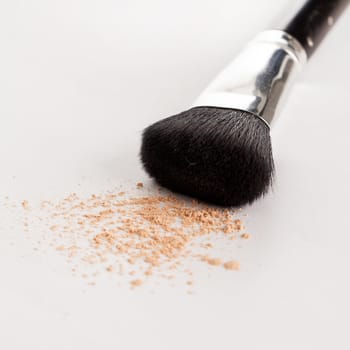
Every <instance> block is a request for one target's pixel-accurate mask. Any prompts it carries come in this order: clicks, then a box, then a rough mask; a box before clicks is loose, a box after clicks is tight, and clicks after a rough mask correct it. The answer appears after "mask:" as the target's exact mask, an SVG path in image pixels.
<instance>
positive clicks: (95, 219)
mask: <svg viewBox="0 0 350 350" xmlns="http://www.w3.org/2000/svg"><path fill="white" fill-rule="evenodd" d="M136 189H137V196H135V195H130V194H129V192H128V191H113V192H107V193H103V194H92V195H90V196H88V197H81V196H78V195H77V194H76V193H72V194H70V195H69V196H67V197H66V198H64V199H63V200H59V201H57V202H54V201H47V200H46V201H42V202H41V203H40V204H39V208H38V210H37V211H36V212H35V215H34V213H33V218H32V220H28V215H29V214H28V212H30V211H31V209H32V207H33V206H32V203H31V205H30V206H29V203H28V201H27V200H23V202H22V208H23V210H24V211H25V218H24V224H26V225H27V226H28V221H30V222H31V223H32V225H33V232H34V231H35V232H37V229H38V227H39V226H38V224H39V223H40V227H41V230H42V231H43V234H42V237H43V240H45V241H46V242H49V246H51V247H52V248H53V249H54V250H55V251H56V252H57V253H58V254H60V255H62V256H63V257H65V258H66V260H67V262H68V263H69V264H71V270H72V273H73V275H75V276H81V277H82V278H86V279H88V285H91V286H92V285H94V284H95V277H96V276H97V275H98V274H99V273H105V274H111V275H112V274H115V275H127V276H132V279H129V280H128V283H129V285H130V286H131V287H132V288H135V287H140V286H141V285H144V284H145V283H146V282H149V281H150V279H152V278H155V276H157V278H159V277H161V278H163V279H166V280H169V281H171V280H174V279H175V278H176V275H177V274H178V273H179V271H181V272H182V273H186V275H187V278H186V279H185V281H184V283H185V284H187V285H188V286H192V284H193V272H192V271H191V268H189V263H188V262H189V261H196V262H197V263H205V264H207V266H208V265H210V266H212V267H215V268H224V269H226V270H233V271H235V270H239V268H240V264H239V262H238V261H236V260H229V261H227V259H224V258H223V257H219V256H211V254H209V253H210V251H211V250H213V249H214V248H215V243H216V240H215V238H218V237H219V238H220V239H225V240H227V241H228V242H229V241H232V240H235V239H237V237H238V238H242V239H247V238H249V237H250V235H249V234H248V233H243V234H242V233H241V231H242V230H243V229H244V225H243V222H242V221H241V220H240V219H238V218H237V214H238V212H235V211H233V210H229V209H222V208H216V207H211V206H207V205H203V204H200V203H198V202H197V201H188V200H183V199H179V198H178V197H175V196H173V195H169V194H162V193H161V192H159V193H157V195H150V194H149V193H144V192H145V191H146V190H145V189H144V185H143V184H142V183H141V182H139V183H137V184H136ZM34 216H35V219H36V221H37V223H36V224H35V222H34V221H35V220H34ZM216 255H217V252H216ZM233 258H234V257H233ZM88 267H95V269H94V272H92V271H93V270H92V269H89V268H88ZM207 268H209V267H207ZM96 270H98V271H99V272H96ZM86 271H89V272H86ZM83 272H84V273H83Z"/></svg>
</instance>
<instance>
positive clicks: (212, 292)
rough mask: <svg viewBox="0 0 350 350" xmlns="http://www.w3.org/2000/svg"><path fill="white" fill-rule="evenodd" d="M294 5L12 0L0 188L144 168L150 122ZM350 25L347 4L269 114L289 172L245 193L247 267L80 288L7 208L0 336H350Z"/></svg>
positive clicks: (107, 177) (131, 341)
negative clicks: (252, 196)
mask: <svg viewBox="0 0 350 350" xmlns="http://www.w3.org/2000/svg"><path fill="white" fill-rule="evenodd" d="M286 3H287V1H278V2H277V1H272V0H270V1H258V0H245V1H235V0H216V1H203V0H178V1H171V2H170V1H155V0H148V1H141V0H138V1H136V0H134V1H121V0H113V1H112V0H95V1H94V0H60V1H53V0H51V1H47V0H30V1H19V0H11V1H6V0H1V1H0V120H1V126H0V200H1V201H2V200H3V198H4V197H5V196H6V195H8V196H10V199H11V200H13V201H18V200H20V199H23V198H26V199H28V200H39V199H46V198H60V197H63V196H64V195H66V194H68V193H70V192H72V191H76V190H77V184H78V183H82V187H83V191H85V192H87V193H88V192H93V191H99V190H105V189H108V188H111V187H113V186H114V185H118V184H119V183H122V182H123V181H124V182H125V181H130V183H133V182H134V181H136V180H141V181H145V183H146V184H149V183H150V181H149V180H148V179H147V176H146V175H145V174H144V173H143V171H142V169H141V167H140V165H139V161H138V150H139V145H140V134H141V131H142V129H143V128H144V127H145V126H147V125H148V124H150V123H152V122H154V121H156V120H158V119H161V118H163V117H166V116H169V115H172V114H174V113H176V112H180V111H182V110H185V109H187V107H188V106H189V105H190V103H191V102H192V101H193V100H194V99H195V97H197V95H198V94H199V93H200V92H201V90H202V89H203V88H204V87H205V86H206V84H207V83H208V82H209V81H210V80H211V79H212V78H213V77H214V76H215V74H216V73H217V72H218V71H219V70H220V69H221V68H222V67H223V66H224V65H225V64H227V63H228V62H229V61H230V59H231V58H232V57H233V56H234V54H235V53H236V52H237V51H238V50H239V49H240V47H241V46H242V45H243V44H244V42H245V41H246V40H248V39H249V38H251V37H252V36H253V35H254V34H255V33H256V32H257V31H259V30H261V29H265V28H267V27H268V25H269V24H270V23H273V21H272V19H273V17H274V14H279V13H280V12H281V11H282V9H283V8H284V6H285V5H286ZM349 32H350V11H349V12H348V13H347V14H346V15H345V16H344V17H343V18H342V19H341V20H340V21H339V23H338V24H337V25H336V27H335V28H334V31H333V32H332V33H331V34H330V35H329V37H328V38H327V40H326V41H325V42H324V44H323V45H322V47H321V48H320V50H319V51H318V52H317V55H316V56H315V57H313V58H312V60H311V61H310V62H309V65H308V67H307V68H306V69H305V71H304V74H303V76H302V77H301V78H300V79H299V81H298V83H297V84H296V86H295V88H294V90H293V92H292V95H291V97H290V99H289V101H288V104H287V106H286V108H285V109H284V111H283V112H282V114H281V116H280V119H279V120H278V122H277V123H276V124H275V126H274V128H273V130H272V138H273V146H274V157H275V161H276V167H277V181H276V183H275V186H274V191H273V192H271V193H270V194H269V195H268V196H266V197H265V198H264V199H262V200H260V201H258V202H257V203H255V204H254V205H252V206H250V207H247V208H244V212H246V213H248V214H249V218H248V220H247V225H248V228H249V232H250V233H251V234H252V237H253V238H252V239H251V240H250V241H249V242H247V243H246V244H245V245H244V248H242V249H240V250H239V252H238V249H237V254H238V255H239V257H240V261H241V264H242V269H241V271H239V272H237V273H233V274H227V273H226V274H225V273H219V272H218V273H212V274H211V275H210V276H209V277H208V276H207V277H206V275H205V274H204V277H202V278H201V279H200V280H199V281H198V284H197V285H196V288H195V293H194V294H193V295H188V294H186V293H185V292H184V290H183V288H180V287H179V288H178V289H177V288H173V289H169V288H159V289H158V290H156V293H154V294H152V293H149V292H145V290H144V289H142V288H140V289H138V290H136V291H130V290H129V289H123V288H118V287H116V286H114V285H111V284H108V283H105V284H103V283H102V284H98V285H96V286H95V287H94V288H90V289H88V290H87V291H85V293H82V282H81V281H80V280H77V279H73V278H72V277H71V276H70V274H69V273H68V272H67V267H66V266H61V265H60V264H61V263H62V260H60V259H57V257H55V256H50V255H48V256H46V257H44V258H42V260H40V259H39V258H37V257H35V256H31V255H28V254H27V255H25V256H26V258H24V259H23V258H21V256H22V255H23V253H24V252H26V251H27V250H28V249H29V248H28V246H26V245H27V244H29V243H28V242H27V241H24V240H23V234H22V232H21V227H20V226H18V228H16V225H15V223H14V222H11V220H13V219H12V218H11V217H10V216H8V215H9V214H8V212H7V211H6V210H5V209H4V208H3V207H2V206H1V209H0V348H1V349H4V350H9V349H35V350H41V349H43V350H44V349H45V350H46V349H51V350H54V349H85V350H90V349H105V350H109V349H152V350H157V349H203V350H204V349H241V350H242V349H269V350H271V349H276V350H277V349H299V350H300V349H308V350H309V349H317V350H320V349H349V348H350V340H349V336H348V331H349V315H350V301H349V295H350V282H349V276H350V273H349V267H350V254H349V246H350V229H349V226H350V225H349V222H348V217H349V209H350V208H349V202H348V200H349V198H350V185H349V178H350V161H349V146H350V140H349V127H350V123H349V100H350V93H349V78H350V73H349V72H350V71H349V62H350V49H349V39H348V38H349ZM82 179H85V180H84V181H83V180H82ZM78 190H79V189H78ZM7 227H12V230H9V229H7ZM11 242H12V244H13V243H14V245H11V244H10V243H11Z"/></svg>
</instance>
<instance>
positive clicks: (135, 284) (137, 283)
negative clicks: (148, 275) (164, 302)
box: [130, 279, 143, 287]
mask: <svg viewBox="0 0 350 350" xmlns="http://www.w3.org/2000/svg"><path fill="white" fill-rule="evenodd" d="M142 283H143V281H142V280H141V279H136V280H132V281H130V285H131V287H139V286H141V285H142Z"/></svg>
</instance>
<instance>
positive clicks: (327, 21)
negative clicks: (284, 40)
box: [283, 0, 350, 57]
mask: <svg viewBox="0 0 350 350" xmlns="http://www.w3.org/2000/svg"><path fill="white" fill-rule="evenodd" d="M349 3H350V0H309V1H307V2H306V3H305V4H304V6H303V7H302V8H301V9H300V10H299V11H298V12H297V13H296V15H295V16H294V17H293V18H292V19H291V20H290V22H289V23H288V24H287V26H286V27H285V28H284V29H283V30H284V31H285V32H287V33H289V34H290V35H292V36H293V37H294V38H295V39H297V40H298V41H299V42H300V43H301V44H302V45H303V47H304V49H305V51H306V54H307V56H308V57H310V56H311V55H312V54H313V53H314V51H315V50H316V49H317V47H318V46H319V44H320V43H321V41H322V39H323V38H324V37H325V36H326V35H327V33H328V32H329V31H330V29H331V28H332V26H333V24H334V23H335V22H336V21H337V19H338V18H339V17H340V15H341V14H342V13H343V12H344V10H345V8H346V7H347V5H349Z"/></svg>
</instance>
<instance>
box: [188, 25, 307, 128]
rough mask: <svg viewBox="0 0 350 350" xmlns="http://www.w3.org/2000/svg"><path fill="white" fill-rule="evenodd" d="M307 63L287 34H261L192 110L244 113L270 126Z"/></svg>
mask: <svg viewBox="0 0 350 350" xmlns="http://www.w3.org/2000/svg"><path fill="white" fill-rule="evenodd" d="M305 63H306V53H305V50H304V49H303V47H302V46H301V44H300V43H299V42H298V41H297V40H296V39H294V38H293V37H292V36H290V35H289V34H288V33H286V32H284V31H281V30H268V31H264V32H261V33H260V34H258V35H257V36H256V37H255V38H254V39H253V40H252V41H251V42H249V43H248V45H247V46H246V47H245V48H244V49H243V50H242V51H241V53H240V54H239V55H238V56H237V57H236V59H235V60H234V61H233V62H232V63H231V64H230V65H229V66H228V67H227V68H226V69H224V70H223V71H222V72H221V73H220V74H219V75H218V77H217V78H216V79H215V80H214V81H213V82H212V83H211V84H210V85H209V86H208V87H207V89H205V90H204V91H203V93H202V94H201V95H200V96H199V97H198V99H197V100H196V101H195V103H194V104H193V107H204V106H206V107H221V108H232V109H238V110H243V111H247V112H250V113H253V114H255V115H256V116H258V117H260V118H261V119H262V120H263V121H264V122H265V123H266V124H267V125H268V126H269V125H271V122H272V120H273V119H274V117H275V115H276V113H277V112H278V110H279V108H280V107H281V105H282V104H283V101H284V99H285V97H286V95H287V94H288V91H289V88H290V87H291V85H292V84H291V83H292V82H293V81H294V79H295V76H296V75H297V73H298V72H299V71H300V70H301V68H302V67H303V65H304V64H305Z"/></svg>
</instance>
